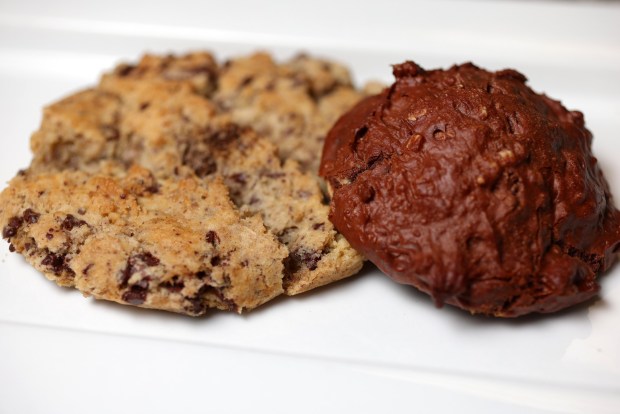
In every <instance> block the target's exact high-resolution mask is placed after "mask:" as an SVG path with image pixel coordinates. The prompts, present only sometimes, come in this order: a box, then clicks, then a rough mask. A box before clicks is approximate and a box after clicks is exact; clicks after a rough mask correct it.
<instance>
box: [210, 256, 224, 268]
mask: <svg viewBox="0 0 620 414" xmlns="http://www.w3.org/2000/svg"><path fill="white" fill-rule="evenodd" d="M221 262H222V258H221V257H220V256H213V257H212V258H211V266H219V265H220V263H221Z"/></svg>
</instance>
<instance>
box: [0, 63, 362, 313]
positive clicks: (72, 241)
mask: <svg viewBox="0 0 620 414" xmlns="http://www.w3.org/2000/svg"><path fill="white" fill-rule="evenodd" d="M363 96H364V92H362V91H358V90H356V89H355V88H354V87H353V86H352V85H351V81H350V78H349V74H348V72H347V70H346V69H345V68H344V67H342V66H340V65H338V64H336V63H332V62H328V61H324V60H319V59H314V58H310V57H307V56H299V57H296V58H293V59H291V60H289V61H287V62H284V63H276V62H275V61H273V59H272V58H271V57H270V56H269V55H267V54H264V53H259V54H255V55H252V56H245V57H240V58H237V59H232V60H230V61H227V62H225V63H224V64H219V63H218V62H217V61H216V60H215V59H214V58H213V56H212V55H211V54H209V53H203V52H199V53H190V54H187V55H182V56H157V55H146V56H144V57H143V58H142V59H141V60H140V61H139V62H138V63H137V64H135V65H129V64H121V65H119V66H117V67H116V68H115V69H114V70H112V71H111V72H109V73H106V74H105V75H103V77H102V78H101V81H100V82H99V84H98V85H96V86H95V87H92V88H90V89H86V90H83V91H80V92H78V93H75V94H73V95H71V96H69V97H67V98H64V99H62V100H60V101H58V102H56V103H54V104H52V105H50V106H48V107H47V108H45V110H44V115H43V120H42V123H41V126H40V128H39V129H38V130H37V131H36V132H35V133H34V134H33V135H32V139H31V148H32V151H33V160H32V163H31V165H30V167H29V168H28V169H26V170H23V171H20V173H19V174H18V175H17V176H16V177H15V178H14V179H13V180H12V181H11V183H10V184H9V187H8V188H7V189H5V190H4V191H3V192H2V194H1V195H0V209H1V210H0V227H1V228H2V229H3V237H4V238H5V239H7V240H8V241H9V242H10V243H11V250H14V251H17V252H19V253H21V254H23V255H24V257H25V258H26V260H27V261H28V262H29V263H31V264H32V265H33V266H34V267H36V268H37V269H39V270H40V271H42V272H43V273H44V274H45V275H46V276H47V277H48V278H50V279H52V280H54V281H56V282H57V283H58V284H60V285H63V286H73V287H76V288H77V289H79V290H81V291H82V292H83V293H85V294H86V295H92V296H94V297H96V298H100V299H106V300H112V301H116V302H119V303H124V304H131V305H137V306H143V307H149V308H156V309H164V310H169V311H174V312H180V313H186V314H189V315H200V314H203V313H205V312H206V310H207V309H208V308H219V309H225V310H235V311H238V312H241V311H243V310H247V309H252V308H254V307H256V306H258V305H260V304H262V303H264V302H266V301H268V300H270V299H272V298H273V297H275V296H277V295H279V294H281V293H286V294H289V295H292V294H297V293H301V292H305V291H307V290H310V289H313V288H316V287H318V286H322V285H324V284H327V283H330V282H333V281H336V280H339V279H342V278H344V277H347V276H350V275H352V274H355V273H356V272H357V271H359V269H360V268H361V266H362V263H363V257H362V256H361V255H360V254H359V253H357V252H356V251H355V250H354V249H353V248H352V247H351V246H350V245H349V243H348V242H347V241H346V240H345V239H344V237H343V236H342V235H341V234H339V233H338V232H336V231H335V229H334V227H333V225H332V224H331V222H330V221H329V220H328V212H329V207H328V206H327V205H326V202H325V196H324V194H323V192H322V189H321V184H320V180H319V179H318V177H317V176H316V168H317V167H318V160H319V158H320V151H321V146H322V142H323V140H324V136H325V133H326V132H327V130H328V129H329V124H330V123H331V122H333V121H334V120H335V119H336V118H337V117H338V116H339V115H340V114H341V113H342V112H344V111H345V110H347V109H348V108H350V107H351V106H352V105H353V104H354V103H356V102H357V101H358V100H359V99H361V98H362V97H363Z"/></svg>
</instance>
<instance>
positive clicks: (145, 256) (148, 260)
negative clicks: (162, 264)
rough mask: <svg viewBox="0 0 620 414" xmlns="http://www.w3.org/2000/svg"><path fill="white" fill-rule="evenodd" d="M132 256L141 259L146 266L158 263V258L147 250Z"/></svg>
mask: <svg viewBox="0 0 620 414" xmlns="http://www.w3.org/2000/svg"><path fill="white" fill-rule="evenodd" d="M134 257H135V258H137V259H139V260H142V261H143V262H144V263H145V264H146V265H147V266H157V265H158V264H159V259H158V258H157V257H155V256H153V255H152V254H151V253H149V252H144V253H140V254H137V255H135V256H134Z"/></svg>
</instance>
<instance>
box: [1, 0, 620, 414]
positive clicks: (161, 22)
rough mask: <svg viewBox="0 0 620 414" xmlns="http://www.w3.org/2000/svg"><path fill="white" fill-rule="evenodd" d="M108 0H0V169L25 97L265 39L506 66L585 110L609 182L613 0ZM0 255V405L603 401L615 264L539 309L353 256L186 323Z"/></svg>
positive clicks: (229, 51)
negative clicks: (480, 308)
mask: <svg viewBox="0 0 620 414" xmlns="http://www.w3.org/2000/svg"><path fill="white" fill-rule="evenodd" d="M124 3H128V2H121V1H119V0H109V1H106V2H98V3H97V4H92V5H90V6H89V8H83V7H82V8H80V4H82V3H80V2H73V1H54V2H40V4H35V3H33V2H30V3H27V4H26V3H24V2H13V1H8V2H7V1H3V3H2V5H1V6H0V91H1V92H0V114H2V118H1V119H2V128H1V131H2V133H1V134H0V148H2V150H0V179H1V180H2V181H7V180H8V179H10V178H11V177H12V176H13V175H14V174H15V172H16V171H17V170H18V169H19V168H23V167H25V166H27V165H28V163H29V160H30V153H29V151H28V137H29V134H30V133H31V132H32V131H33V130H34V129H36V127H37V125H38V122H39V120H40V114H41V108H42V106H43V105H44V104H46V103H49V102H51V101H52V100H55V99H57V98H59V97H61V96H62V95H64V94H67V93H69V92H71V91H74V90H76V89H78V88H81V87H84V86H87V85H89V84H93V83H94V82H95V81H96V79H97V77H98V75H99V73H100V72H101V71H102V70H104V69H107V68H110V67H111V66H112V65H113V64H114V63H116V62H118V61H119V60H120V59H136V58H137V57H138V56H139V55H140V54H141V53H142V52H144V51H146V50H150V51H155V52H166V51H174V52H182V51H185V50H189V49H197V48H203V49H210V50H213V51H215V52H216V53H217V54H218V55H219V56H220V57H225V56H227V55H234V54H239V53H244V52H247V51H251V50H255V49H257V48H262V49H267V50H269V51H271V52H273V53H275V54H276V55H277V56H279V57H285V56H288V55H290V54H291V53H294V52H297V51H299V50H302V49H303V50H306V51H309V52H311V53H313V54H320V55H323V56H327V57H332V58H337V59H340V60H342V61H344V62H346V63H348V64H349V65H351V67H352V69H353V70H354V72H355V74H356V77H357V79H358V81H365V80H368V79H370V78H378V79H381V80H384V81H389V80H390V78H391V76H390V71H389V64H390V63H397V62H400V61H403V60H405V59H408V58H409V59H415V60H416V61H418V62H419V63H421V64H422V65H423V66H427V67H434V66H447V65H449V64H452V63H454V62H459V61H464V60H473V61H474V62H476V63H478V64H480V65H482V66H486V67H488V68H490V69H500V68H503V67H516V68H518V69H520V70H522V71H523V72H525V73H526V74H527V75H528V77H529V78H530V84H531V85H532V87H533V88H534V89H536V90H539V91H545V92H547V93H548V94H549V95H551V96H552V97H556V98H561V99H562V100H563V102H564V103H565V104H566V105H567V106H568V107H571V108H579V109H580V110H582V111H583V112H584V113H585V114H586V120H587V124H588V126H589V128H590V129H591V130H592V131H593V133H594V136H595V143H594V151H595V154H596V155H597V157H598V158H599V161H600V163H601V165H602V168H603V169H604V171H605V174H606V175H607V178H608V180H609V181H610V183H611V187H612V192H613V193H615V194H616V195H620V166H618V163H617V162H615V160H616V159H617V158H618V156H620V144H619V143H618V142H619V141H618V131H620V82H619V81H618V74H619V73H620V44H618V40H619V39H620V25H618V24H617V22H618V21H620V8H619V7H618V6H616V5H613V4H611V5H610V4H604V5H600V4H589V3H588V4H585V5H574V4H562V3H557V4H556V3H548V4H536V3H530V2H525V3H522V4H521V3H511V2H499V3H498V2H494V3H493V2H460V3H448V2H434V3H430V2H429V3H422V2H415V1H414V2H411V1H408V2H404V1H403V2H396V1H387V2H385V1H384V2H382V4H381V7H380V8H379V7H375V8H364V7H360V6H359V5H358V3H357V2H333V1H323V0H322V1H318V2H316V1H315V2H308V3H304V4H296V3H295V2H285V1H284V0H283V1H278V2H271V3H264V2H256V3H252V2H249V1H248V2H237V3H234V4H232V3H230V4H229V3H227V4H220V5H219V7H218V8H214V6H213V5H207V4H206V5H202V6H201V5H200V4H202V3H200V4H199V3H198V2H191V1H189V0H187V1H183V2H179V1H175V2H173V3H174V4H168V3H167V4H166V5H165V6H163V5H157V4H154V3H151V2H148V3H147V2H144V3H143V4H141V6H143V8H140V7H135V6H134V7H129V6H128V5H127V4H124ZM293 5H294V6H293ZM120 11H122V13H120ZM283 16H284V17H283ZM0 249H1V250H0V390H1V391H0V412H1V413H17V412H25V413H33V412H40V413H50V412H62V413H78V412H79V413H81V412H84V411H88V412H129V411H133V412H136V411H138V412H142V411H145V412H146V411H148V412H151V413H158V412H162V413H164V412H207V411H214V412H242V411H245V412H248V411H250V410H252V411H253V412H287V413H289V412H301V413H306V412H307V413H315V412H318V411H328V412H343V411H345V410H346V411H347V412H348V411H353V410H355V412H358V413H375V412H389V411H397V412H411V411H416V412H422V413H432V412H437V413H452V412H463V413H473V412H476V413H498V412H502V413H520V412H570V413H619V412H620V329H618V323H619V322H620V266H616V267H615V268H614V269H612V271H611V272H609V273H608V274H607V275H606V276H605V277H603V278H602V280H601V283H602V292H601V294H600V297H599V298H598V300H595V301H592V302H589V303H587V304H585V305H583V306H578V307H576V308H575V309H572V310H568V311H565V312H561V313H559V314H557V315H552V316H546V317H526V318H522V319H519V320H495V319H489V318H481V317H471V316H469V315H467V314H466V313H465V312H462V311H459V310H455V309H452V308H445V309H441V310H438V309H435V308H434V307H433V305H432V303H431V301H430V300H429V298H427V297H426V296H424V295H422V294H419V293H417V292H416V291H414V290H413V289H412V288H409V287H406V286H400V285H396V284H394V283H392V282H391V281H389V280H388V279H387V278H386V277H383V276H382V275H381V274H380V273H379V272H378V271H377V270H375V269H374V268H372V267H371V266H367V268H366V269H365V270H364V271H363V272H362V274H361V275H359V276H358V277H355V278H352V279H350V280H347V281H343V282H340V283H337V284H335V285H333V286H329V287H326V288H323V289H319V290H317V291H315V292H311V293H309V294H305V295H301V296H299V297H294V298H281V299H278V300H275V301H274V302H273V303H271V304H268V305H266V306H263V307H262V308H261V309H258V310H256V311H254V312H251V313H249V314H247V315H243V316H238V315H233V314H226V313H212V314H210V315H209V316H208V317H206V318H201V319H191V318H186V317H182V316H178V315H170V314H166V313H162V312H154V311H145V310H140V309H133V308H130V307H126V306H120V305H116V304H110V303H105V302H97V301H94V300H92V299H84V298H83V297H82V296H81V295H80V294H79V293H78V292H76V291H73V290H68V289H62V288H59V287H56V286H55V285H54V284H53V283H51V282H48V281H47V280H45V278H44V277H43V276H41V275H40V274H38V273H37V272H36V271H34V270H32V269H31V268H30V267H29V266H27V265H26V264H25V262H24V261H23V260H22V259H21V258H20V257H19V256H18V255H15V254H9V253H8V249H7V246H6V244H4V243H3V244H2V245H1V247H0Z"/></svg>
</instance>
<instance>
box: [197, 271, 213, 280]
mask: <svg viewBox="0 0 620 414" xmlns="http://www.w3.org/2000/svg"><path fill="white" fill-rule="evenodd" d="M196 277H197V278H198V279H200V280H203V279H204V278H210V277H211V271H210V270H209V269H206V270H201V271H199V272H196Z"/></svg>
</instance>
